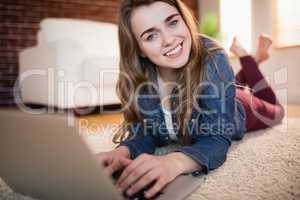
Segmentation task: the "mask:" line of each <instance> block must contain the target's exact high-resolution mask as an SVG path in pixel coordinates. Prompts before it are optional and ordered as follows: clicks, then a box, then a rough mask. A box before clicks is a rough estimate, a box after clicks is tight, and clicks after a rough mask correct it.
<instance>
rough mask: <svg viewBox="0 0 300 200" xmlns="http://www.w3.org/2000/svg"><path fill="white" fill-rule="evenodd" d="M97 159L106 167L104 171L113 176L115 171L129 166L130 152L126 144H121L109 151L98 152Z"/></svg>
mask: <svg viewBox="0 0 300 200" xmlns="http://www.w3.org/2000/svg"><path fill="white" fill-rule="evenodd" d="M96 159H97V160H98V161H99V162H100V163H101V164H102V166H103V167H104V172H105V174H107V175H108V176H111V175H112V174H113V173H114V172H116V171H118V170H120V169H123V168H125V167H126V166H128V165H129V164H130V163H131V162H132V160H130V153H129V150H128V148H127V147H126V146H120V147H118V148H116V149H114V150H112V151H109V152H101V153H98V154H96Z"/></svg>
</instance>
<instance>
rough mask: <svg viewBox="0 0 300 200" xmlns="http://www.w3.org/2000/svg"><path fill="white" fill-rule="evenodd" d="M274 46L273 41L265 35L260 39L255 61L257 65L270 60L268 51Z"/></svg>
mask: <svg viewBox="0 0 300 200" xmlns="http://www.w3.org/2000/svg"><path fill="white" fill-rule="evenodd" d="M271 44H272V39H271V38H270V37H269V36H267V35H265V34H261V35H260V36H259V39H258V46H257V49H256V53H255V56H254V59H255V60H256V62H257V63H261V62H263V61H265V60H267V59H268V58H269V53H268V50H269V48H270V46H271Z"/></svg>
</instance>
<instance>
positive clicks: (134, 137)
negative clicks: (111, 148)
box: [118, 123, 155, 159]
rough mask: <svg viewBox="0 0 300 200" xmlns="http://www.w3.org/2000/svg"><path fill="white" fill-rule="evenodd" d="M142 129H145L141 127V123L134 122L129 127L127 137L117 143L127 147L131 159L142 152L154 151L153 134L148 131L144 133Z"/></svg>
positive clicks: (150, 152)
mask: <svg viewBox="0 0 300 200" xmlns="http://www.w3.org/2000/svg"><path fill="white" fill-rule="evenodd" d="M144 130H145V131H146V129H143V128H142V125H141V123H134V124H133V125H132V127H131V128H129V132H130V134H129V137H128V138H127V139H126V140H125V141H123V142H121V143H120V145H119V146H127V147H128V149H129V152H130V158H131V159H135V158H136V157H138V156H139V155H140V154H143V153H148V154H153V153H154V151H155V139H154V136H153V135H152V134H150V133H148V134H146V133H145V134H144V133H143V132H144ZM119 146H118V147H119Z"/></svg>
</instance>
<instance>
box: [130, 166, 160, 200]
mask: <svg viewBox="0 0 300 200" xmlns="http://www.w3.org/2000/svg"><path fill="white" fill-rule="evenodd" d="M159 174H160V173H159V171H158V170H151V171H148V172H147V173H146V174H145V175H144V176H143V177H142V178H140V179H139V180H138V181H137V182H136V183H134V184H133V185H132V186H131V187H130V188H129V189H128V190H127V195H129V196H131V195H133V194H135V193H137V192H138V191H140V190H141V189H143V188H145V187H146V186H147V185H149V184H150V183H152V182H153V181H154V180H157V179H158V178H159Z"/></svg>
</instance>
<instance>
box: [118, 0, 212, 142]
mask: <svg viewBox="0 0 300 200" xmlns="http://www.w3.org/2000/svg"><path fill="white" fill-rule="evenodd" d="M157 1H158V0H123V1H122V3H121V7H120V15H119V43H120V75H119V79H118V83H117V87H116V91H117V94H118V97H119V98H120V101H121V103H122V107H123V109H124V123H123V124H122V128H121V129H120V130H119V132H118V133H117V134H116V135H115V137H114V142H120V141H122V140H124V138H125V135H126V130H127V129H126V127H127V126H128V125H132V124H133V123H135V122H140V123H142V124H143V117H142V115H141V114H140V112H139V108H138V106H137V105H138V103H137V102H136V101H137V98H135V96H134V95H136V93H135V92H136V90H137V88H138V87H139V85H140V84H143V83H145V82H147V81H150V77H149V69H148V68H147V66H146V67H145V65H147V62H146V61H145V58H142V57H141V56H140V53H139V46H138V44H137V41H136V39H135V37H134V34H133V31H132V27H131V23H130V17H131V13H132V11H133V10H134V9H136V8H137V7H139V6H145V5H150V4H152V3H154V2H157ZM159 1H162V2H165V3H167V4H169V5H171V6H173V7H175V8H176V9H177V10H178V12H179V13H180V15H181V16H182V18H183V20H184V22H185V24H186V25H187V27H188V29H189V31H190V33H191V39H192V46H191V53H190V57H189V60H188V62H187V64H186V65H185V66H184V67H182V68H180V69H179V72H180V73H177V83H178V85H179V87H178V88H177V90H176V91H177V96H178V101H177V108H176V122H177V125H178V128H179V129H178V130H179V133H180V136H181V137H180V138H181V140H180V141H181V142H182V143H183V144H189V143H190V137H189V134H188V132H187V127H186V126H187V124H188V123H187V122H188V120H189V119H190V117H191V113H192V109H193V101H194V99H195V98H194V95H195V94H196V93H197V92H199V88H198V84H199V83H200V82H201V81H202V80H203V79H204V60H205V58H206V56H207V55H208V50H207V49H206V48H204V47H203V45H202V44H201V39H200V37H201V36H199V33H198V31H197V23H196V20H195V18H194V16H193V15H192V13H191V12H190V10H189V9H188V7H187V6H186V5H185V4H184V3H183V2H181V0H159ZM150 62H151V61H150ZM148 63H149V60H148ZM148 65H149V64H148Z"/></svg>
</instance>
